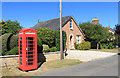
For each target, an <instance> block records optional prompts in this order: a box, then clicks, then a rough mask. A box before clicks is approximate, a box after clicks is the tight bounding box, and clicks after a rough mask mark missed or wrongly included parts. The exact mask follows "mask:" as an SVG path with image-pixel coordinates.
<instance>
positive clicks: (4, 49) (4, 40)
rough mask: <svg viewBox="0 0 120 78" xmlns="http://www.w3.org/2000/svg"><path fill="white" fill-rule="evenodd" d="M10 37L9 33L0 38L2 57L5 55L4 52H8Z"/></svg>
mask: <svg viewBox="0 0 120 78" xmlns="http://www.w3.org/2000/svg"><path fill="white" fill-rule="evenodd" d="M11 36H12V34H11V33H6V34H4V35H2V36H0V40H2V55H5V54H6V52H7V51H8V47H9V40H8V39H9V38H10V37H11Z"/></svg>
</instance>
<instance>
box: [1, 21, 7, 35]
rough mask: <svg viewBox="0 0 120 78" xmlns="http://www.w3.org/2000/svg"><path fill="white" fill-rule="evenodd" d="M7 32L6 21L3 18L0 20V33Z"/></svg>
mask: <svg viewBox="0 0 120 78" xmlns="http://www.w3.org/2000/svg"><path fill="white" fill-rule="evenodd" d="M7 32H8V26H7V23H6V22H5V21H4V20H1V22H0V34H1V35H3V34H5V33H7Z"/></svg>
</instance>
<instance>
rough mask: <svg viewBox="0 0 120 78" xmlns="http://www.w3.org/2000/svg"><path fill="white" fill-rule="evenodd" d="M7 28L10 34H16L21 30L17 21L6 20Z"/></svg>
mask: <svg viewBox="0 0 120 78" xmlns="http://www.w3.org/2000/svg"><path fill="white" fill-rule="evenodd" d="M6 23H7V26H8V32H9V33H12V34H17V33H18V32H19V30H20V29H22V26H20V24H19V23H18V22H17V21H11V20H8V21H6Z"/></svg>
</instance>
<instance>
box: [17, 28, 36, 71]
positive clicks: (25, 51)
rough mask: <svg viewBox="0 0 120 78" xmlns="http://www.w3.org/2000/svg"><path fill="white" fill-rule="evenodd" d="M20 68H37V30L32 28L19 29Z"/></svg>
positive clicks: (24, 69)
mask: <svg viewBox="0 0 120 78" xmlns="http://www.w3.org/2000/svg"><path fill="white" fill-rule="evenodd" d="M19 68H20V69H21V70H23V71H28V70H32V69H37V31H36V30H34V29H32V28H24V29H21V30H20V31H19Z"/></svg>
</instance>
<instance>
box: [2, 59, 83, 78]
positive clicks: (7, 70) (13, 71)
mask: <svg viewBox="0 0 120 78" xmlns="http://www.w3.org/2000/svg"><path fill="white" fill-rule="evenodd" d="M80 63H82V62H81V61H79V60H72V59H64V60H62V61H60V60H58V59H57V60H51V61H47V62H45V63H43V64H42V66H41V67H40V68H38V69H37V70H34V71H29V72H24V71H21V70H19V69H18V65H17V66H8V67H3V68H2V75H3V76H34V75H37V74H41V73H44V72H47V71H52V70H57V69H60V68H66V67H69V66H72V65H76V64H80Z"/></svg>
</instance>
